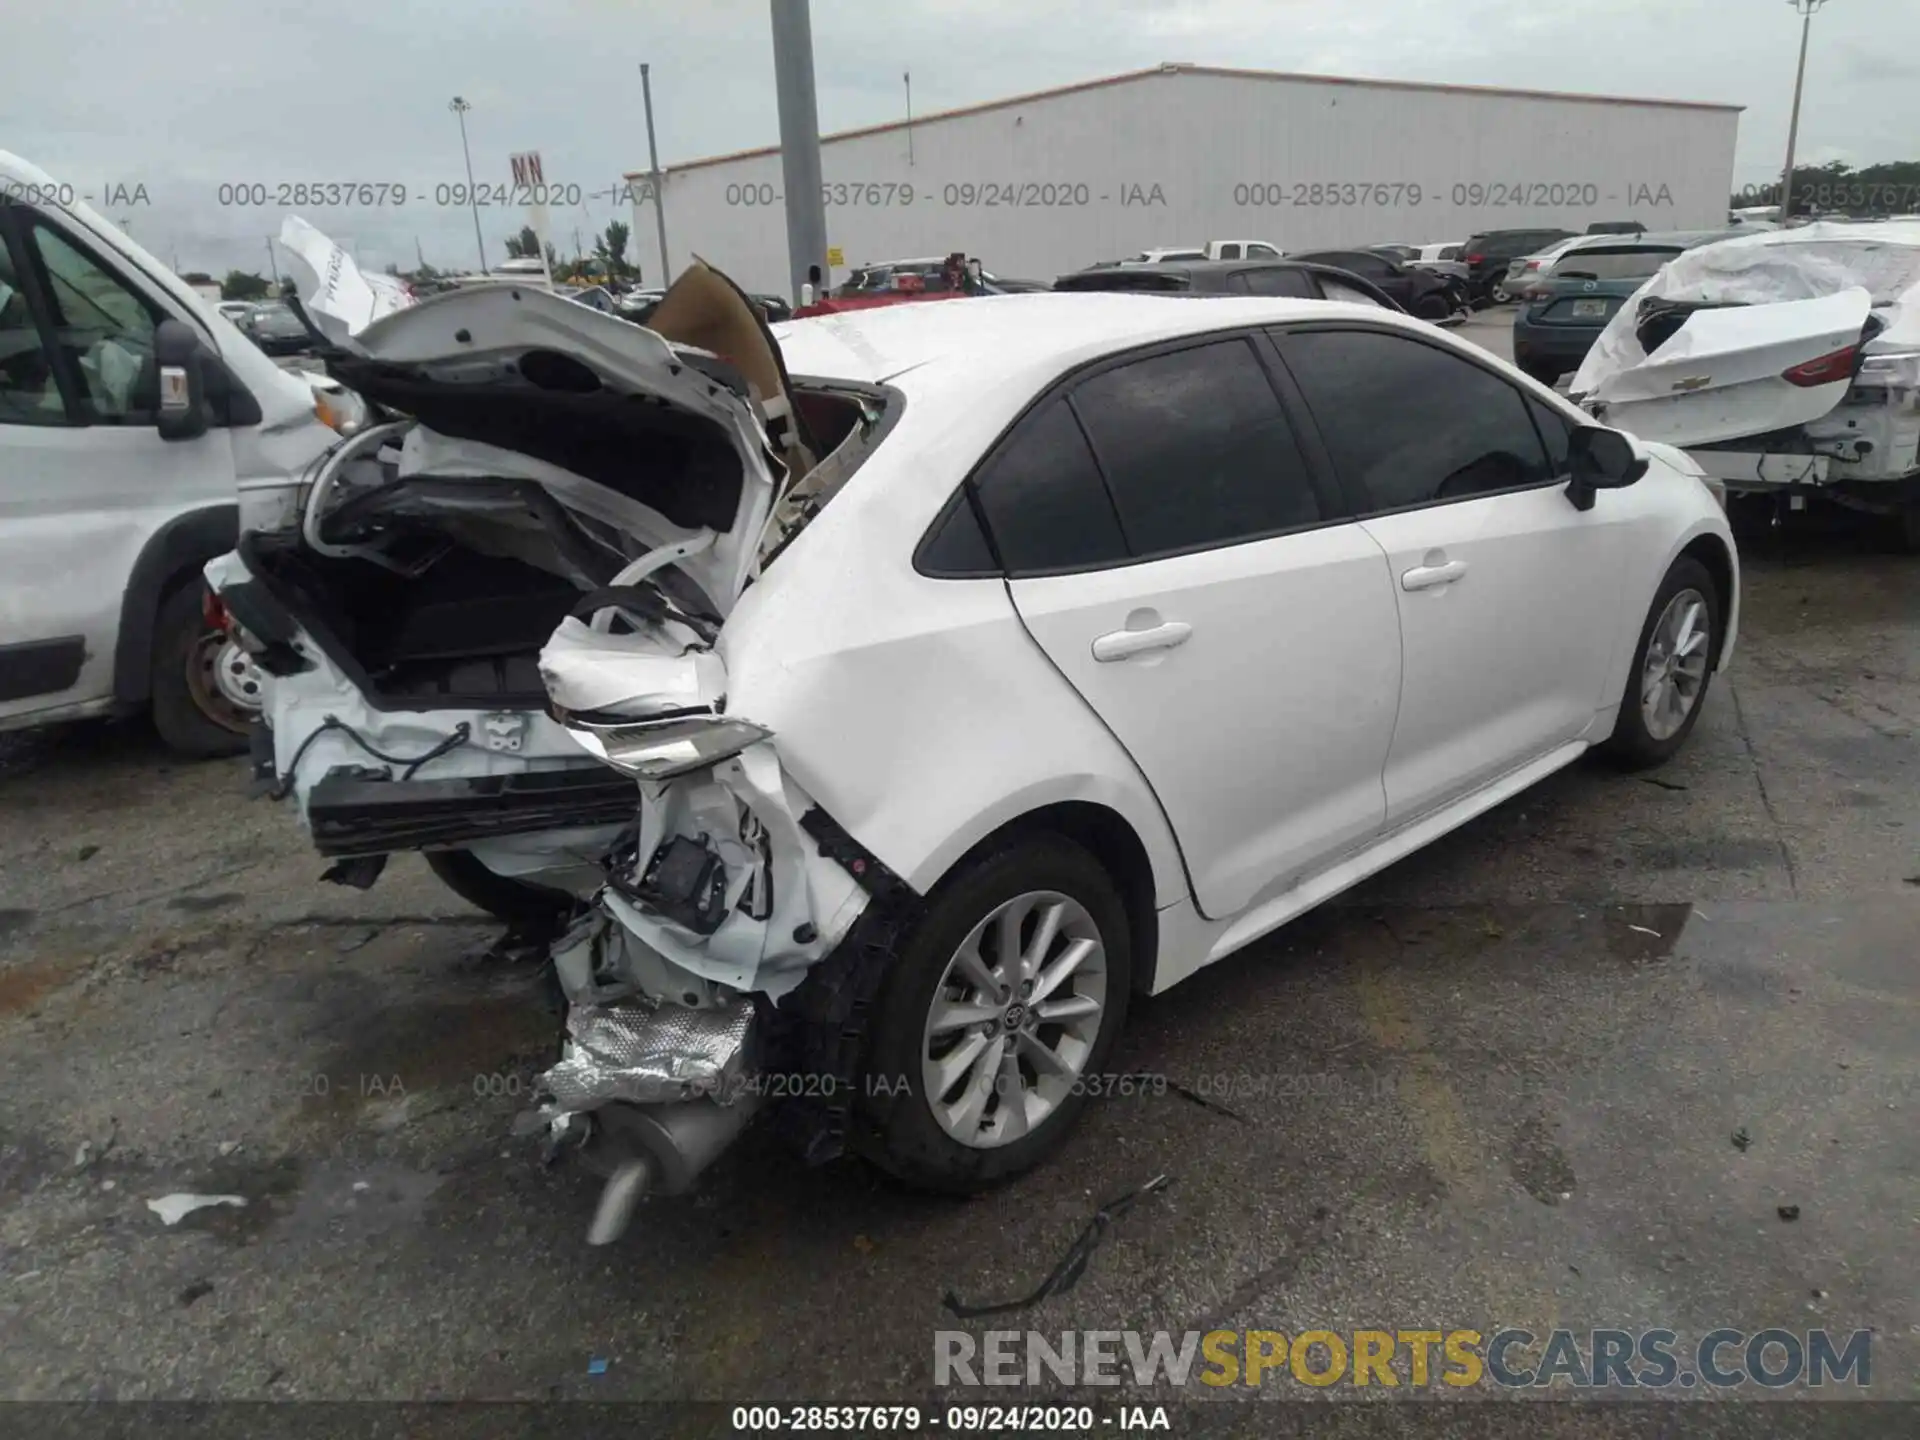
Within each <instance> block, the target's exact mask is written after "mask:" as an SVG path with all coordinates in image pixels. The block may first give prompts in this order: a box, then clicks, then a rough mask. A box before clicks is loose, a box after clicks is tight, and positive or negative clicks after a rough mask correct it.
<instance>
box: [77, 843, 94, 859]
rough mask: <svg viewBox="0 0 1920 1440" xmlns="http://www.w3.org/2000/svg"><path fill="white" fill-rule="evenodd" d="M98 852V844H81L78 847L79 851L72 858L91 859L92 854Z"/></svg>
mask: <svg viewBox="0 0 1920 1440" xmlns="http://www.w3.org/2000/svg"><path fill="white" fill-rule="evenodd" d="M99 853H100V847H99V846H98V845H82V846H81V847H80V853H79V854H77V855H75V856H74V857H73V858H74V859H76V860H91V859H93V857H94V856H96V855H98V854H99Z"/></svg>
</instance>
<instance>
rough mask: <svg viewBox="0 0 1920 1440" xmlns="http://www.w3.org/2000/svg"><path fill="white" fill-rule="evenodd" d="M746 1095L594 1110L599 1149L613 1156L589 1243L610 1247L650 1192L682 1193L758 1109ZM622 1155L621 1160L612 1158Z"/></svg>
mask: <svg viewBox="0 0 1920 1440" xmlns="http://www.w3.org/2000/svg"><path fill="white" fill-rule="evenodd" d="M757 1102H758V1097H757V1096H753V1095H744V1096H742V1097H741V1098H740V1099H738V1100H736V1101H735V1102H734V1103H733V1104H731V1105H716V1104H715V1103H714V1102H713V1101H711V1100H687V1101H682V1102H680V1103H678V1104H673V1105H648V1106H639V1105H627V1104H612V1105H603V1106H601V1107H600V1109H599V1110H597V1111H595V1112H594V1115H595V1119H596V1120H597V1122H598V1124H597V1126H596V1135H595V1139H596V1142H597V1143H596V1144H595V1146H594V1149H595V1150H598V1151H600V1152H601V1153H602V1155H603V1157H605V1158H604V1159H603V1163H605V1160H612V1169H611V1170H610V1171H609V1172H608V1174H607V1183H606V1185H605V1187H604V1188H602V1190H601V1191H600V1203H599V1205H598V1206H597V1207H596V1208H595V1210H594V1214H593V1224H592V1225H591V1226H590V1227H589V1228H588V1231H587V1243H588V1244H589V1245H611V1244H612V1243H613V1242H614V1241H616V1240H618V1239H619V1238H620V1237H621V1236H622V1235H624V1234H625V1233H626V1230H627V1226H628V1225H629V1224H630V1223H631V1222H632V1220H633V1212H634V1211H635V1209H637V1208H638V1207H639V1204H640V1201H641V1200H642V1199H643V1198H645V1197H646V1196H647V1195H648V1194H649V1193H653V1192H658V1193H660V1194H662V1195H683V1194H685V1193H686V1192H687V1191H689V1190H691V1189H692V1188H693V1185H694V1182H695V1181H696V1180H697V1179H699V1178H700V1174H701V1172H702V1171H704V1170H705V1169H706V1168H707V1167H708V1166H709V1165H711V1164H712V1163H713V1162H714V1161H715V1160H717V1159H719V1158H720V1155H721V1154H722V1152H724V1151H725V1150H726V1148H727V1147H728V1146H729V1145H731V1144H733V1142H734V1141H735V1140H737V1139H738V1138H739V1137H740V1132H741V1131H742V1130H744V1129H746V1127H747V1122H748V1121H749V1120H750V1119H752V1118H753V1113H754V1111H755V1110H756V1109H757V1108H758V1103H757ZM614 1156H617V1157H619V1158H618V1159H612V1157H614Z"/></svg>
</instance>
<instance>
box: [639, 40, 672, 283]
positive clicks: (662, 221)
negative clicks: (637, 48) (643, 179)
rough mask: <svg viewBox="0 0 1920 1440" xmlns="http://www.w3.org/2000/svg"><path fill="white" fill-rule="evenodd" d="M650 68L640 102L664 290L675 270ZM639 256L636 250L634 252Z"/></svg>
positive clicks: (645, 69) (642, 69)
mask: <svg viewBox="0 0 1920 1440" xmlns="http://www.w3.org/2000/svg"><path fill="white" fill-rule="evenodd" d="M647 76H648V67H647V66H646V65H645V64H644V63H643V64H642V65H641V66H640V102H641V104H643V105H645V106H646V110H647V164H648V165H650V166H652V167H653V219H654V223H655V224H657V225H658V226H659V227H660V279H659V281H658V282H657V283H658V284H659V286H660V288H661V289H662V290H664V289H666V288H667V286H669V285H671V284H672V283H673V269H672V267H671V266H669V265H668V264H667V197H666V196H664V195H662V194H661V193H660V151H659V150H658V148H656V147H655V145H654V143H653V82H652V81H651V80H649V79H648V78H647ZM634 253H635V254H638V253H639V251H638V249H637V248H636V249H635V251H634Z"/></svg>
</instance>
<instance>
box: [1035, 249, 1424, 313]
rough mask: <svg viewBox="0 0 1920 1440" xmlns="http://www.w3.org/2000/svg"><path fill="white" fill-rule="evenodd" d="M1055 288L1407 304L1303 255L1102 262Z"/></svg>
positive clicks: (1390, 306)
mask: <svg viewBox="0 0 1920 1440" xmlns="http://www.w3.org/2000/svg"><path fill="white" fill-rule="evenodd" d="M1053 288H1054V289H1055V290H1131V291H1137V292H1141V293H1146V294H1154V295H1284V296H1288V297H1290V298H1292V299H1295V300H1350V301H1352V302H1354V303H1355V304H1360V305H1378V306H1380V307H1381V308H1383V309H1386V310H1398V309H1400V308H1401V307H1400V306H1399V305H1397V304H1396V303H1394V299H1393V297H1392V296H1391V295H1389V294H1387V293H1386V291H1384V290H1382V289H1381V288H1380V287H1379V286H1378V285H1375V284H1374V283H1373V282H1372V281H1371V280H1368V279H1366V278H1364V277H1363V276H1359V275H1355V274H1353V273H1352V272H1350V271H1346V270H1337V269H1335V268H1334V267H1333V266H1331V265H1310V264H1306V263H1304V262H1301V261H1297V260H1168V261H1164V262H1162V263H1160V264H1158V265H1131V264H1128V265H1096V266H1094V267H1093V268H1092V269H1090V270H1079V271H1076V272H1074V273H1073V274H1071V275H1062V276H1061V277H1060V278H1059V279H1058V280H1056V281H1054V282H1053Z"/></svg>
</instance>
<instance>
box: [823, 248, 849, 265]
mask: <svg viewBox="0 0 1920 1440" xmlns="http://www.w3.org/2000/svg"><path fill="white" fill-rule="evenodd" d="M846 263H847V257H846V256H845V255H842V254H841V253H840V247H839V246H838V245H829V246H828V247H827V264H829V265H844V264H846Z"/></svg>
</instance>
